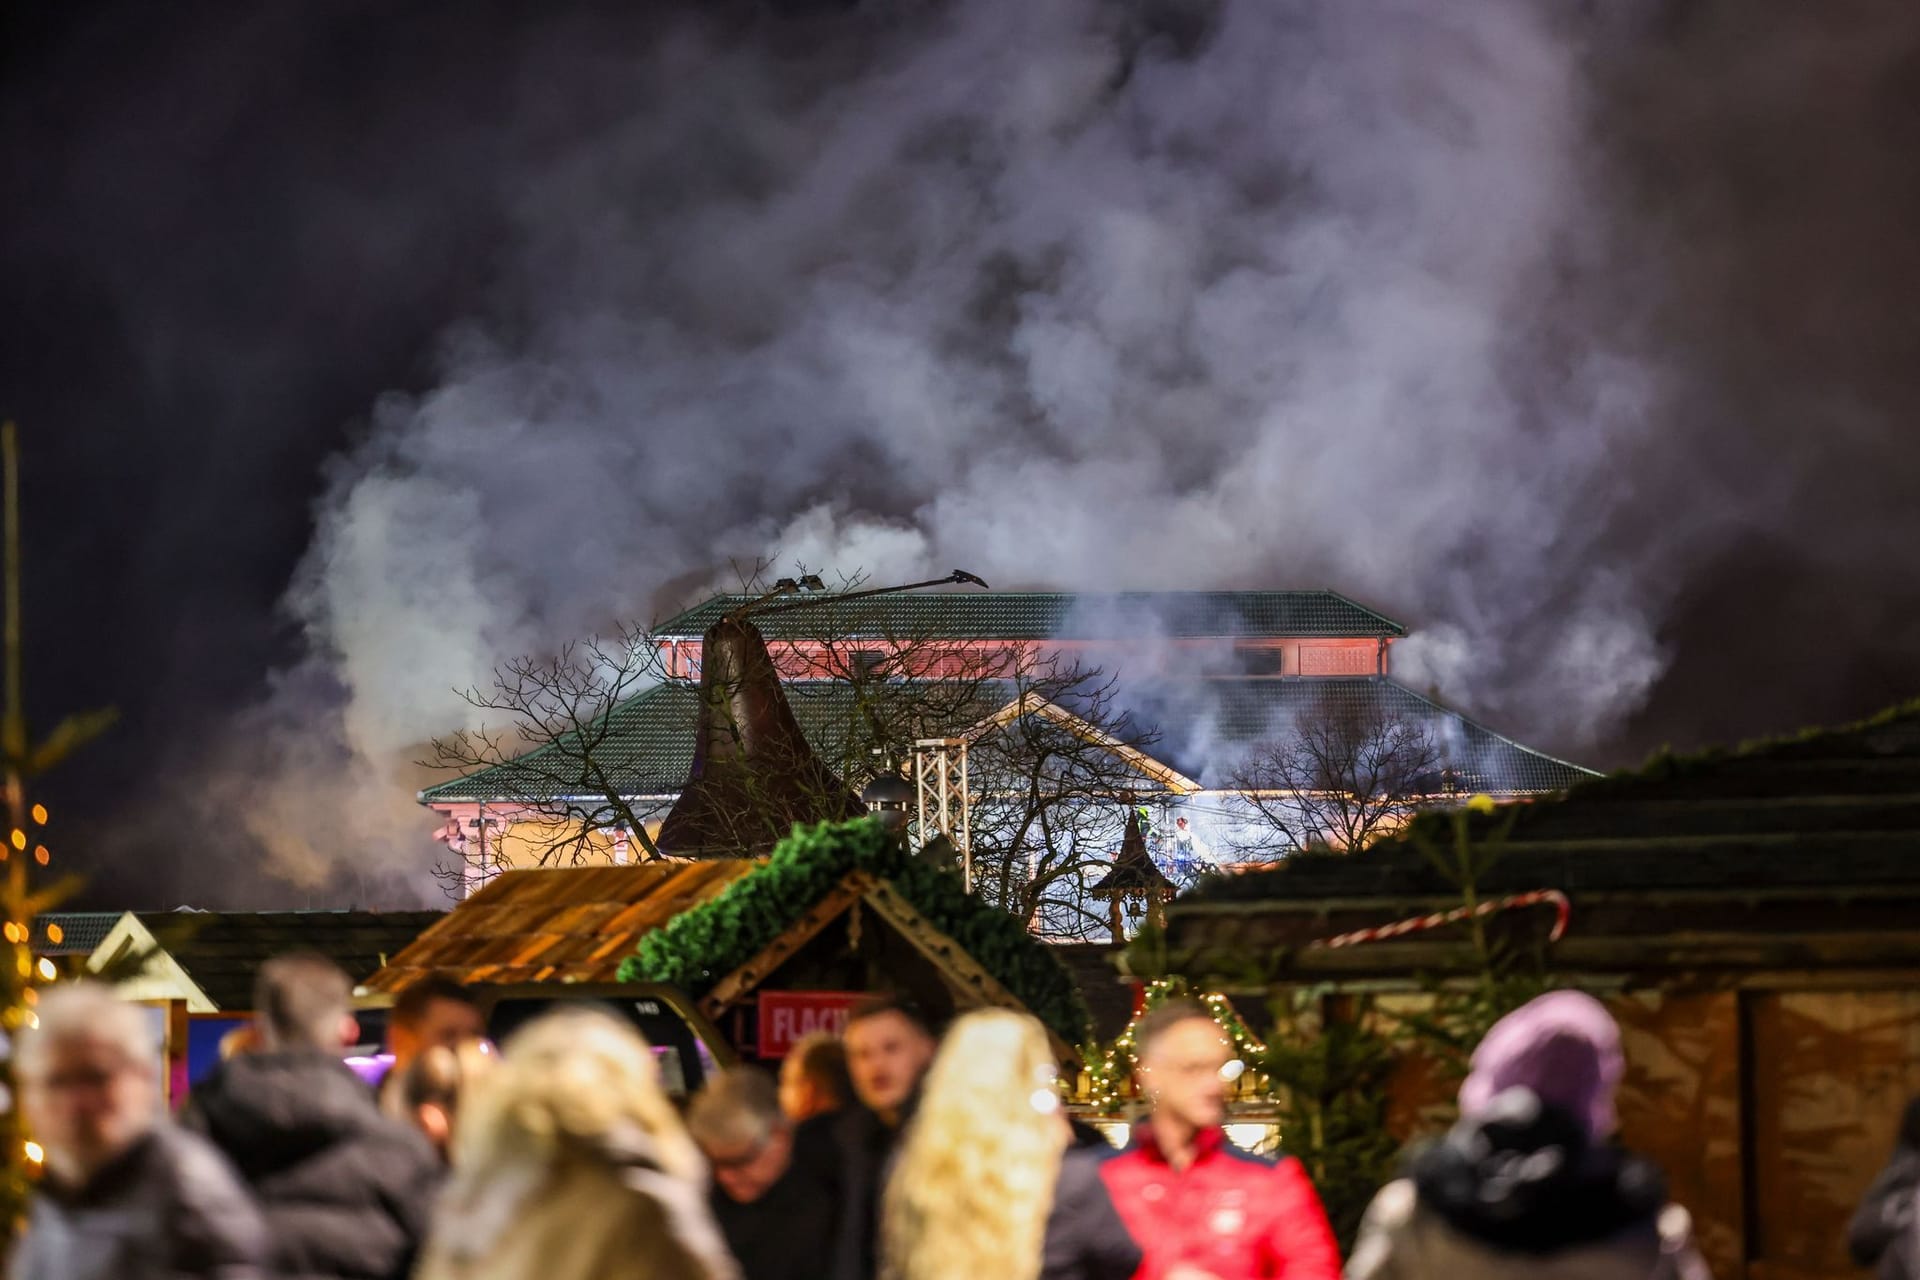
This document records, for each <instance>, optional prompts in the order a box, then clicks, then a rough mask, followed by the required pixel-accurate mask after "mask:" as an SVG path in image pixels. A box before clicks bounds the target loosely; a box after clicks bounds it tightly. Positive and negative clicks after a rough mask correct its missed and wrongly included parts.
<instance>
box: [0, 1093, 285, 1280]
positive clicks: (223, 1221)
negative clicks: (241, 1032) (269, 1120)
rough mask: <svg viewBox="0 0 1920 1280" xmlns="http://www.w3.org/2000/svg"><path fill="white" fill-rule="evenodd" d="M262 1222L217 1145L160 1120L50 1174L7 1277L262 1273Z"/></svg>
mask: <svg viewBox="0 0 1920 1280" xmlns="http://www.w3.org/2000/svg"><path fill="white" fill-rule="evenodd" d="M268 1250H269V1241H268V1237H267V1227H266V1223H264V1222H262V1221H261V1219H260V1214H259V1211H258V1210H256V1209H255V1208H254V1207H253V1202H252V1201H251V1200H249V1199H248V1198H247V1193H246V1192H245V1190H243V1189H242V1188H241V1186H240V1181H239V1179H238V1178H236V1177H234V1175H233V1170H231V1169H229V1168H228V1167H227V1162H226V1161H224V1160H222V1159H221V1158H220V1153H219V1152H217V1151H215V1150H214V1149H213V1148H212V1147H210V1146H208V1145H207V1144H206V1143H205V1142H204V1141H202V1140H201V1139H199V1138H197V1137H195V1136H194V1135H192V1134H190V1133H182V1132H181V1131H180V1130H178V1129H176V1128H175V1127H173V1126H172V1125H170V1124H163V1125H161V1126H160V1127H159V1128H157V1129H155V1130H154V1131H153V1132H152V1133H150V1134H148V1135H147V1136H146V1137H144V1138H142V1139H140V1141H138V1142H137V1143H135V1144H134V1145H133V1146H132V1147H131V1148H129V1149H128V1150H127V1151H126V1152H124V1153H123V1154H122V1155H121V1156H120V1157H119V1158H118V1159H117V1160H114V1161H113V1162H112V1163H111V1164H109V1165H107V1167H106V1168H104V1169H101V1170H100V1171H99V1172H98V1173H96V1174H95V1175H94V1176H93V1177H91V1178H89V1179H88V1180H87V1182H86V1184H85V1185H84V1186H77V1187H68V1186H63V1185H62V1184H61V1183H60V1182H59V1180H58V1179H56V1178H54V1177H52V1176H49V1177H48V1178H47V1180H46V1181H45V1182H44V1183H42V1184H41V1186H40V1189H39V1192H38V1193H37V1194H36V1195H35V1196H34V1198H33V1207H32V1209H31V1211H30V1212H29V1215H28V1218H27V1234H26V1238H25V1239H24V1240H22V1241H20V1243H19V1248H18V1249H17V1250H16V1251H15V1253H14V1255H13V1260H12V1265H11V1266H9V1268H8V1269H7V1275H8V1276H9V1277H11V1280H263V1278H264V1277H265V1275H266V1272H265V1270H264V1269H263V1268H264V1267H265V1265H266V1262H267V1256H268Z"/></svg>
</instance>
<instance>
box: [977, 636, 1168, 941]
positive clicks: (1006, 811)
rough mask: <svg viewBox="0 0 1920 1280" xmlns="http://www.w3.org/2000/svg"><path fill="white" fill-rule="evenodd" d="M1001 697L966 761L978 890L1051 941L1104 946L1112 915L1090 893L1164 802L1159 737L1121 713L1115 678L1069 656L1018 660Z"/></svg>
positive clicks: (1030, 654) (1030, 655) (1028, 655)
mask: <svg viewBox="0 0 1920 1280" xmlns="http://www.w3.org/2000/svg"><path fill="white" fill-rule="evenodd" d="M1000 688H1001V692H1002V693H1004V694H1005V701H1004V702H1003V703H1002V704H1001V707H1002V712H1001V714H1000V715H999V716H998V717H997V723H996V724H995V725H994V726H993V727H992V728H991V729H990V730H988V731H987V732H985V733H982V734H980V735H979V736H978V737H977V738H976V739H975V741H974V743H973V745H972V747H971V749H970V753H969V757H970V758H969V766H970V769H971V772H972V782H971V791H972V801H973V808H972V820H973V861H974V885H975V888H976V890H977V891H978V892H979V893H980V894H981V896H982V897H984V898H985V899H987V900H988V901H990V902H994V903H997V904H998V905H1000V906H1002V907H1004V908H1005V909H1006V910H1007V911H1009V912H1011V913H1012V914H1013V915H1014V916H1016V917H1017V918H1019V919H1020V920H1021V921H1022V922H1024V923H1026V924H1027V925H1028V926H1029V927H1037V928H1039V929H1041V930H1042V931H1043V932H1045V933H1047V934H1049V935H1052V936H1056V937H1073V938H1081V937H1090V936H1100V937H1104V936H1106V933H1107V930H1108V928H1109V922H1110V919H1111V913H1110V912H1109V910H1108V908H1107V905H1106V904H1104V903H1100V902H1094V901H1090V900H1089V898H1088V894H1087V888H1088V885H1089V884H1090V882H1092V881H1094V880H1097V879H1098V878H1099V877H1100V876H1102V875H1103V874H1105V872H1106V871H1107V870H1108V868H1109V867H1110V866H1111V863H1112V859H1113V857H1114V855H1115V853H1116V852H1117V851H1118V850H1119V848H1120V843H1121V839H1122V837H1123V834H1124V832H1125V830H1126V822H1127V815H1128V814H1129V813H1130V812H1131V811H1132V810H1133V809H1134V808H1135V807H1136V806H1137V805H1140V804H1142V803H1144V802H1145V801H1147V800H1148V799H1150V798H1152V797H1156V796H1159V795H1162V794H1164V792H1165V785H1164V783H1163V782H1162V781H1160V780H1158V779H1156V778H1155V777H1154V776H1153V774H1152V772H1151V771H1150V770H1151V769H1152V768H1153V767H1154V766H1153V765H1152V762H1151V761H1150V760H1149V759H1147V753H1148V752H1149V750H1150V749H1151V748H1152V747H1153V746H1154V744H1155V741H1156V739H1157V735H1156V734H1155V733H1154V732H1153V731H1152V730H1150V729H1148V728H1146V727H1144V726H1142V725H1140V724H1139V723H1138V722H1136V721H1135V720H1134V718H1133V717H1132V716H1131V715H1130V714H1129V713H1128V712H1127V711H1126V710H1125V709H1124V708H1123V707H1121V705H1120V704H1119V701H1118V699H1117V697H1116V693H1115V680H1114V677H1112V676H1111V675H1109V674H1107V673H1106V672H1105V671H1103V670H1102V669H1100V668H1099V667H1093V666H1087V665H1085V664H1082V663H1080V662H1078V661H1076V660H1074V659H1072V658H1070V657H1067V656H1064V655H1060V654H1055V653H1045V652H1036V651H1021V652H1019V653H1018V655H1017V656H1016V657H1014V658H1013V659H1012V660H1011V661H1010V662H1009V664H1008V667H1007V670H1006V672H1005V676H1004V680H1003V682H1002V684H1001V686H1000ZM1143 766H1144V767H1143Z"/></svg>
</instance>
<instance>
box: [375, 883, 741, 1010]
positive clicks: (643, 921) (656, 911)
mask: <svg viewBox="0 0 1920 1280" xmlns="http://www.w3.org/2000/svg"><path fill="white" fill-rule="evenodd" d="M757 865H758V864H757V863H754V862H749V861H744V860H726V861H710V862H691V863H657V862H655V863H641V864H637V865H633V866H625V867H607V866H594V867H542V868H537V869H527V870H521V871H508V872H505V873H504V874H502V875H500V876H497V877H495V878H494V879H493V880H491V881H489V882H488V883H487V884H486V886H485V887H483V888H482V889H481V890H480V891H479V892H477V893H475V894H474V895H473V896H472V897H470V898H468V899H467V900H466V901H464V902H462V903H461V904H460V905H459V906H457V907H455V908H454V909H453V910H452V911H449V912H447V913H446V915H445V917H444V918H443V919H441V920H440V921H439V922H438V923H436V924H435V925H434V926H433V927H432V928H430V929H428V930H426V931H425V932H424V933H422V934H421V935H420V936H419V937H418V938H417V939H416V940H415V941H414V942H413V943H412V944H411V945H409V946H407V947H406V948H405V949H403V950H401V951H400V952H399V953H398V954H397V955H394V956H393V957H392V958H391V959H390V960H389V961H388V963H387V964H386V965H385V967H383V968H381V969H380V970H379V972H377V973H374V974H373V975H372V976H371V977H369V978H368V979H367V983H366V985H367V987H368V988H369V989H371V990H374V991H398V990H400V989H401V988H402V987H405V986H406V985H407V984H408V983H409V982H412V981H414V980H415V979H416V978H419V977H422V976H424V975H426V974H428V973H445V974H450V975H452V976H453V977H455V978H458V979H459V980H460V981H462V982H487V983H507V982H548V981H553V982H612V981H615V979H616V977H617V976H618V970H619V968H620V962H621V961H622V960H624V959H626V958H627V957H628V956H630V955H632V954H633V949H634V946H635V945H636V944H637V943H638V942H639V940H640V938H641V936H642V935H644V934H646V933H647V932H649V931H650V930H652V929H656V928H658V927H659V926H660V925H662V924H664V923H666V922H667V921H668V920H671V919H672V918H673V917H674V916H676V915H678V914H680V913H681V912H682V911H685V910H686V909H687V908H689V907H694V906H698V905H699V904H700V903H702V902H705V901H706V900H707V899H709V898H711V897H713V896H714V895H715V894H717V893H719V892H720V890H722V889H724V888H726V887H727V886H728V885H729V884H732V883H733V882H734V881H735V880H737V879H739V878H740V877H741V876H743V875H745V874H746V873H747V872H749V871H751V870H753V868H754V867H755V866H757Z"/></svg>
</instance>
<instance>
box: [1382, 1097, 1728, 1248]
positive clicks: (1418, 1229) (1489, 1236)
mask: <svg viewBox="0 0 1920 1280" xmlns="http://www.w3.org/2000/svg"><path fill="white" fill-rule="evenodd" d="M1691 1235H1692V1229H1691V1223H1690V1222H1689V1220H1688V1218H1687V1214H1686V1212H1685V1210H1683V1209H1680V1208H1679V1207H1677V1206H1674V1205H1670V1204H1669V1203H1668V1202H1667V1198H1666V1184H1665V1180H1664V1179H1663V1178H1662V1177H1661V1175H1660V1172H1659V1170H1658V1169H1656V1168H1655V1167H1654V1166H1653V1165H1652V1164H1650V1163H1648V1162H1647V1161H1645V1160H1643V1159H1641V1158H1639V1157H1637V1156H1634V1155H1631V1154H1629V1153H1626V1152H1623V1151H1621V1150H1619V1149H1618V1148H1616V1147H1613V1146H1609V1145H1604V1144H1595V1143H1591V1142H1589V1141H1588V1139H1587V1135H1586V1130H1585V1128H1584V1127H1583V1125H1582V1123H1581V1122H1580V1121H1578V1120H1575V1119H1574V1118H1573V1117H1572V1116H1570V1115H1568V1114H1566V1113H1564V1112H1560V1111H1558V1110H1556V1109H1554V1108H1550V1107H1543V1106H1541V1105H1540V1103H1539V1101H1538V1099H1536V1098H1534V1097H1533V1096H1532V1095H1531V1094H1528V1093H1526V1092H1525V1091H1523V1090H1514V1091H1512V1092H1511V1093H1507V1094H1502V1095H1500V1097H1499V1098H1498V1099H1497V1100H1496V1101H1495V1102H1494V1103H1493V1104H1492V1105H1491V1106H1490V1107H1489V1108H1488V1110H1487V1112H1486V1113H1485V1114H1482V1115H1480V1116H1477V1117H1474V1118H1472V1119H1468V1120H1463V1121H1461V1122H1460V1123H1459V1124H1458V1125H1455V1126H1454V1128H1453V1130H1452V1131H1451V1132H1450V1133H1449V1134H1448V1135H1447V1137H1446V1138H1445V1139H1444V1140H1443V1141H1441V1142H1440V1143H1439V1144H1438V1145H1436V1146H1434V1147H1432V1148H1429V1149H1428V1150H1427V1151H1426V1152H1424V1153H1422V1154H1421V1155H1419V1156H1417V1157H1415V1159H1414V1161H1413V1164H1412V1167H1411V1169H1410V1176H1409V1177H1407V1178H1405V1179H1402V1180H1401V1181H1398V1182H1394V1183H1390V1184H1388V1186H1387V1187H1386V1188H1385V1189H1383V1190H1382V1191H1381V1192H1380V1194H1379V1195H1378V1196H1376V1197H1375V1198H1374V1202H1373V1204H1372V1206H1370V1207H1369V1208H1368V1210H1367V1216H1366V1219H1365V1221H1364V1222H1363V1223H1362V1224H1361V1228H1360V1238H1359V1241H1358V1243H1357V1244H1356V1245H1355V1246H1354V1251H1353V1257H1352V1259H1351V1260H1350V1261H1349V1262H1348V1264H1347V1277H1348V1280H1452V1278H1453V1277H1456V1276H1476V1277H1485V1278H1486V1280H1506V1278H1507V1277H1515V1278H1516V1280H1517V1278H1518V1277H1522V1276H1524V1277H1528V1278H1529V1280H1707V1270H1706V1267H1705V1264H1704V1263H1703V1262H1702V1261H1701V1260H1700V1257H1699V1255H1698V1254H1697V1253H1696V1252H1695V1251H1694V1249H1693V1244H1692V1239H1691Z"/></svg>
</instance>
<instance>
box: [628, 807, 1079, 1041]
mask: <svg viewBox="0 0 1920 1280" xmlns="http://www.w3.org/2000/svg"><path fill="white" fill-rule="evenodd" d="M620 976H621V977H622V978H624V979H627V980H629V981H644V982H657V983H667V984H671V985H673V986H676V987H679V988H682V989H684V990H686V991H688V992H690V993H691V994H692V995H693V996H694V997H695V998H696V999H697V1000H698V1001H699V1004H700V1007H701V1009H702V1011H703V1012H705V1013H706V1014H707V1015H708V1016H709V1017H711V1018H713V1019H714V1020H715V1021H716V1022H718V1023H719V1024H720V1025H721V1026H722V1028H723V1029H725V1030H726V1032H727V1034H728V1036H729V1038H730V1039H731V1040H732V1042H733V1043H734V1045H735V1046H736V1047H737V1048H738V1049H739V1050H740V1051H741V1052H742V1053H743V1054H745V1055H752V1056H759V1057H763V1058H773V1057H778V1056H780V1054H782V1053H783V1052H784V1051H785V1049H786V1047H787V1046H788V1045H789V1044H790V1043H791V1042H792V1040H793V1039H794V1038H796V1037H797V1036H798V1035H801V1034H804V1033H805V1032H806V1031H808V1030H813V1029H827V1030H835V1029H838V1027H839V1026H840V1025H841V1023H842V1021H843V1020H844V1017H845V1013H846V1010H847V1009H848V1007H850V1006H851V1004H852V1003H853V1001H854V1000H856V999H857V998H858V997H859V996H860V995H862V994H864V993H866V992H870V991H882V990H885V991H894V992H898V993H900V994H903V995H905V996H908V997H910V998H912V999H913V1000H914V1001H915V1002H916V1003H918V1004H919V1005H920V1006H921V1007H922V1008H924V1009H925V1010H926V1011H927V1013H928V1015H929V1016H930V1017H932V1018H933V1019H934V1020H935V1021H944V1020H945V1019H947V1018H949V1017H952V1016H953V1015H955V1014H958V1013H962V1012H965V1011H966V1010H968V1009H974V1008H982V1007H997V1008H1008V1009H1018V1010H1022V1011H1025V1012H1029V1013H1032V1014H1033V1015H1034V1016H1035V1017H1037V1018H1038V1019H1039V1020H1040V1021H1041V1022H1042V1023H1043V1024H1044V1025H1045V1026H1046V1027H1047V1029H1048V1031H1049V1032H1050V1034H1051V1036H1052V1038H1053V1041H1054V1048H1055V1051H1056V1052H1057V1053H1058V1054H1059V1055H1060V1057H1061V1058H1062V1060H1063V1061H1070V1060H1074V1059H1076V1058H1077V1057H1078V1051H1077V1049H1076V1047H1075V1046H1077V1045H1078V1044H1080V1043H1081V1042H1082V1041H1084V1040H1085V1039H1086V1038H1087V1032H1088V1018H1087V1008H1086V1004H1085V1002H1084V1000H1083V999H1082V998H1081V994H1080V991H1079V989H1078V988H1077V987H1076V986H1075V984H1074V981H1073V978H1072V976H1071V975H1070V974H1069V972H1068V971H1067V969H1066V967H1065V966H1063V965H1062V964H1061V962H1060V960H1059V959H1058V958H1057V957H1056V956H1055V955H1054V954H1053V952H1052V949H1051V948H1050V947H1049V946H1048V945H1047V944H1046V943H1044V942H1042V941H1041V940H1040V939H1038V938H1036V937H1035V936H1034V935H1033V934H1031V933H1029V932H1028V931H1027V930H1026V929H1025V928H1023V927H1022V926H1021V924H1020V922H1019V921H1017V920H1015V919H1014V918H1013V917H1012V916H1011V915H1009V914H1008V913H1007V912H1005V911H1003V910H1001V909H1000V908H999V907H996V906H994V905H992V904H991V903H988V902H985V901H983V900H982V899H981V898H979V897H978V896H975V895H972V894H969V893H967V892H966V891H965V889H964V888H963V887H962V884H961V880H960V876H959V875H958V874H957V873H955V872H953V871H951V870H947V869H943V868H940V867H938V866H934V865H930V864H929V863H927V862H925V861H923V860H921V859H919V858H916V857H915V856H913V855H912V854H910V853H909V852H908V851H907V849H906V847H905V845H904V844H903V843H901V842H900V841H899V840H898V839H896V838H895V837H894V836H892V835H890V834H889V833H888V832H887V831H886V830H885V829H884V828H883V827H882V825H881V824H880V823H879V822H878V821H875V820H873V819H860V820H858V821H854V822H845V823H820V824H817V825H812V826H805V827H801V828H798V829H796V830H795V831H794V833H793V834H792V835H791V836H789V837H788V838H787V839H785V840H783V841H782V842H781V843H780V844H779V845H778V846H777V847H776V848H775V849H774V851H773V853H772V855H771V856H770V857H769V858H768V859H767V860H766V862H765V863H764V864H761V865H756V866H753V868H752V870H750V871H748V872H746V873H745V874H744V875H741V876H740V877H739V878H738V879H736V880H734V881H733V882H732V883H731V884H729V885H727V886H726V888H724V889H723V890H721V891H720V892H719V893H718V894H716V895H715V896H714V897H712V898H711V899H709V900H708V901H706V902H704V903H702V904H700V905H698V906H696V907H693V908H692V909H690V910H688V911H686V912H684V913H682V914H680V915H679V916H677V917H676V918H674V919H673V920H671V921H669V922H667V923H666V924H665V925H663V926H662V927H660V928H658V929H655V930H653V931H652V932H650V933H647V934H646V935H645V936H643V937H642V938H640V940H639V945H638V947H637V949H636V950H635V951H634V953H633V955H632V956H631V957H629V958H628V960H627V961H626V963H625V964H623V965H622V966H621V969H620Z"/></svg>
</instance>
